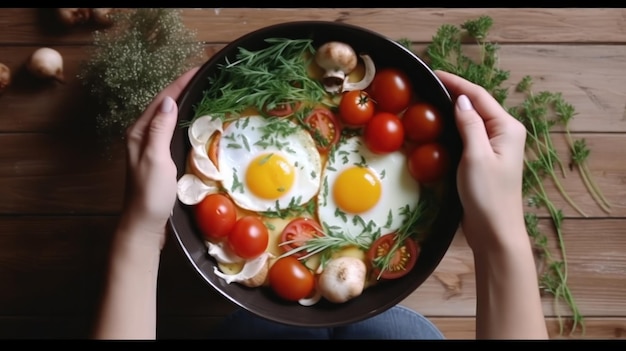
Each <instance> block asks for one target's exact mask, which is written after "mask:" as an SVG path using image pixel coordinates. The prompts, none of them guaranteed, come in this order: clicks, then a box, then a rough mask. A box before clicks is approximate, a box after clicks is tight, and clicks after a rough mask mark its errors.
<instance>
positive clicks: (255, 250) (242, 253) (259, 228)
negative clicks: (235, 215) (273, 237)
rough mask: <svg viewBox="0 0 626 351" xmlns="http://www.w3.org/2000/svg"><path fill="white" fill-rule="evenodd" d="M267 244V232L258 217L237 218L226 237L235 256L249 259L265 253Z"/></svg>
mask: <svg viewBox="0 0 626 351" xmlns="http://www.w3.org/2000/svg"><path fill="white" fill-rule="evenodd" d="M268 243H269V231H268V230H267V227H266V226H265V224H264V223H263V221H261V220H260V219H259V218H258V217H255V216H252V215H247V216H243V217H241V218H239V219H238V220H237V222H236V223H235V227H234V228H233V230H232V231H231V232H230V234H229V235H228V244H229V245H230V248H231V249H232V250H233V252H234V253H235V254H237V256H239V257H242V258H245V259H251V258H255V257H258V256H259V255H260V254H262V253H263V252H265V250H266V249H267V244H268Z"/></svg>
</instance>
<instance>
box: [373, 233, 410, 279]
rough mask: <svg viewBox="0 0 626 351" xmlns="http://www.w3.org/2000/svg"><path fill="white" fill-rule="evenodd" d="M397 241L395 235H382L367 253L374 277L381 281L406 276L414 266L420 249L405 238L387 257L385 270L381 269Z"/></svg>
mask: <svg viewBox="0 0 626 351" xmlns="http://www.w3.org/2000/svg"><path fill="white" fill-rule="evenodd" d="M396 239H397V235H396V234H387V235H383V236H381V237H380V238H378V239H376V241H374V243H372V246H371V247H370V249H369V250H368V252H367V259H368V260H369V262H370V264H371V265H372V274H373V275H374V277H376V278H378V276H379V275H380V278H382V279H397V278H400V277H403V276H405V275H406V274H408V273H409V272H410V271H411V269H413V267H414V266H415V263H416V262H417V258H418V256H419V254H420V251H421V248H420V246H419V245H418V244H417V242H416V241H415V240H413V239H411V238H407V239H405V240H404V242H403V243H401V244H400V246H398V248H397V249H396V250H395V251H394V252H393V253H392V254H391V257H389V260H388V264H387V265H386V269H383V266H382V263H381V262H382V260H384V259H385V257H386V256H387V255H388V254H389V252H390V251H391V249H392V248H393V246H394V244H395V242H396Z"/></svg>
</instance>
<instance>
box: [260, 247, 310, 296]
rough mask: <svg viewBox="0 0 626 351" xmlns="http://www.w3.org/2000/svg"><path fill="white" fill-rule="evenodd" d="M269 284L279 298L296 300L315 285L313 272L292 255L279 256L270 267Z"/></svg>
mask: <svg viewBox="0 0 626 351" xmlns="http://www.w3.org/2000/svg"><path fill="white" fill-rule="evenodd" d="M268 280H269V285H270V287H271V288H272V290H273V291H274V292H275V293H276V294H277V295H278V296H280V297H281V298H283V299H285V300H288V301H298V300H300V299H303V298H305V297H307V296H309V295H310V294H311V292H312V291H313V288H314V287H315V277H314V276H313V273H311V271H310V270H309V269H308V268H307V267H306V266H305V265H304V264H303V263H302V262H300V260H298V259H297V258H295V257H293V256H285V257H281V258H279V259H278V260H276V262H274V264H273V265H272V266H271V267H270V269H269V272H268Z"/></svg>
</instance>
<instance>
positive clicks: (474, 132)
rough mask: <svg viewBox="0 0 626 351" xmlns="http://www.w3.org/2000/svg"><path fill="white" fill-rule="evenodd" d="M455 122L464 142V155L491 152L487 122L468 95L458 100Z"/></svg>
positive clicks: (461, 96)
mask: <svg viewBox="0 0 626 351" xmlns="http://www.w3.org/2000/svg"><path fill="white" fill-rule="evenodd" d="M455 121H456V125H457V129H458V130H459V134H460V136H461V140H462V142H463V152H464V153H466V154H468V155H481V154H484V153H485V152H488V151H490V150H491V145H490V143H489V135H488V134H487V130H486V128H485V122H484V121H483V119H482V118H481V116H480V115H479V114H478V112H476V110H475V109H474V107H473V105H472V102H471V101H470V99H469V98H468V97H467V96H466V95H460V96H459V97H458V98H457V100H456V104H455Z"/></svg>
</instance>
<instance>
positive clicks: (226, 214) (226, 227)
mask: <svg viewBox="0 0 626 351" xmlns="http://www.w3.org/2000/svg"><path fill="white" fill-rule="evenodd" d="M194 211H195V217H196V222H197V224H198V227H199V228H200V232H202V235H203V236H204V237H205V238H206V239H217V238H223V237H226V236H228V234H229V233H230V231H231V230H232V229H233V228H234V226H235V222H236V221H237V208H236V207H235V204H234V203H233V201H232V200H231V199H230V198H229V197H228V196H226V195H224V194H219V193H215V194H209V195H207V196H205V197H204V199H203V200H202V201H200V202H199V203H198V204H197V205H195V206H194Z"/></svg>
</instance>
